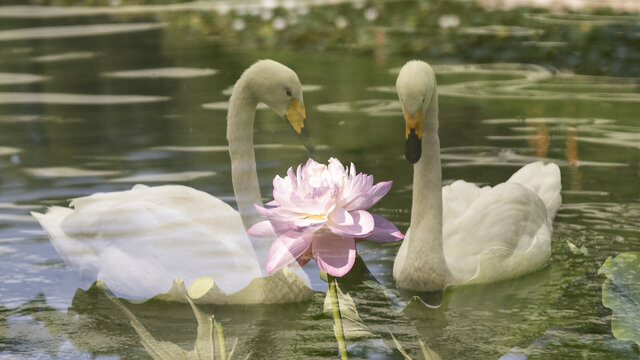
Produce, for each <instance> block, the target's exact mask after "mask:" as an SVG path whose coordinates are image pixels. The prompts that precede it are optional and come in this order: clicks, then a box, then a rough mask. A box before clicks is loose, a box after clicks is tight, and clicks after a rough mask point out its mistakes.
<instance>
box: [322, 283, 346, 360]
mask: <svg viewBox="0 0 640 360" xmlns="http://www.w3.org/2000/svg"><path fill="white" fill-rule="evenodd" d="M327 278H328V280H329V296H330V297H331V309H332V310H333V332H334V333H335V336H336V340H338V348H339V349H340V358H341V359H342V360H348V359H349V356H348V355H347V345H346V343H345V341H344V330H343V329H342V315H340V303H339V302H338V291H337V289H336V288H337V287H338V283H337V281H336V278H335V277H334V276H331V275H329V274H327Z"/></svg>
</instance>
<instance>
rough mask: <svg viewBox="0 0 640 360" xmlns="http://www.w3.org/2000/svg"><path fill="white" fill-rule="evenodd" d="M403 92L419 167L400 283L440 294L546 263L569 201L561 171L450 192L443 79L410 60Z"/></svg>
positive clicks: (539, 166) (410, 149)
mask: <svg viewBox="0 0 640 360" xmlns="http://www.w3.org/2000/svg"><path fill="white" fill-rule="evenodd" d="M396 90H397V91H398V97H399V99H400V103H401V105H402V109H403V113H404V118H405V123H406V157H407V160H409V161H410V162H411V163H414V164H415V165H414V177H413V204H412V207H411V224H410V230H409V231H408V232H407V234H406V237H405V239H404V242H403V243H402V245H401V246H400V250H399V251H398V255H397V256H396V259H395V263H394V266H393V277H394V279H395V280H396V283H397V285H398V286H399V287H401V288H406V289H411V290H420V291H435V290H442V289H444V287H445V286H446V285H448V284H470V283H486V282H494V281H500V280H503V279H508V278H514V277H518V276H521V275H523V274H525V273H528V272H531V271H534V270H536V269H538V268H540V267H542V266H544V265H545V264H546V262H547V261H548V259H549V257H550V256H551V231H552V223H553V218H554V216H555V214H556V211H557V210H558V207H559V206H560V203H561V197H560V189H561V183H560V170H559V168H558V166H557V165H555V164H553V163H551V164H548V165H544V164H543V163H542V162H535V163H531V164H528V165H526V166H524V167H523V168H521V169H520V170H518V171H517V172H516V173H515V174H513V176H511V178H510V179H509V180H508V181H507V182H504V183H502V184H498V185H496V186H494V187H493V188H491V187H488V186H486V187H483V188H480V187H478V186H476V185H474V184H471V183H468V182H465V181H462V180H458V181H456V182H454V183H452V184H451V185H448V186H445V187H442V170H441V167H440V140H439V138H438V93H437V89H436V78H435V74H434V72H433V70H432V69H431V67H430V66H429V65H428V64H427V63H425V62H422V61H415V60H414V61H410V62H408V63H407V64H405V65H404V67H403V68H402V70H401V71H400V74H399V75H398V80H397V82H396Z"/></svg>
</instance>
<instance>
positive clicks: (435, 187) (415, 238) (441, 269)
mask: <svg viewBox="0 0 640 360" xmlns="http://www.w3.org/2000/svg"><path fill="white" fill-rule="evenodd" d="M413 170H414V174H413V203H412V205H411V236H410V237H409V238H408V239H406V240H405V241H407V240H408V241H409V243H408V244H406V245H405V246H407V252H406V259H405V261H404V264H405V266H404V267H405V269H404V271H403V272H404V274H403V278H404V281H403V282H404V284H402V285H403V287H406V288H410V289H416V290H442V289H443V288H444V286H445V285H447V284H448V283H449V282H450V281H451V280H452V277H451V272H450V271H449V267H448V266H447V261H446V259H445V256H444V249H443V246H442V168H441V163H440V139H439V137H438V94H437V93H434V95H433V96H432V98H431V103H430V104H429V105H428V106H427V109H426V111H425V115H424V124H423V129H422V156H421V157H420V160H419V161H418V162H417V163H416V164H415V165H414V166H413Z"/></svg>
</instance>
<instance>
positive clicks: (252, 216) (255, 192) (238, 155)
mask: <svg viewBox="0 0 640 360" xmlns="http://www.w3.org/2000/svg"><path fill="white" fill-rule="evenodd" d="M247 85H248V84H247V83H246V80H244V79H243V78H241V79H240V80H238V82H237V83H236V85H235V86H234V90H233V94H232V95H231V99H230V100H229V114H228V115H227V141H228V142H229V157H230V158H231V180H232V182H233V192H234V194H235V197H236V203H237V204H238V212H239V213H240V217H241V218H242V224H243V225H244V228H245V229H249V228H250V227H251V226H252V225H254V224H256V223H257V222H259V221H261V220H262V218H261V217H260V215H259V214H258V212H257V211H256V208H255V206H254V205H256V204H257V205H260V206H262V195H261V194H260V184H259V182H258V172H257V171H256V158H255V153H254V148H253V120H254V118H255V115H256V106H257V105H258V101H257V99H255V97H254V96H253V95H252V94H251V91H250V90H249V87H248V86H247ZM249 239H250V240H251V245H252V247H253V251H254V253H255V258H256V259H257V260H258V262H259V266H260V270H261V271H262V274H263V275H266V261H267V254H268V252H269V247H270V246H271V242H272V239H268V238H255V237H252V236H249Z"/></svg>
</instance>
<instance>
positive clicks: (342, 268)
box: [311, 232, 356, 277]
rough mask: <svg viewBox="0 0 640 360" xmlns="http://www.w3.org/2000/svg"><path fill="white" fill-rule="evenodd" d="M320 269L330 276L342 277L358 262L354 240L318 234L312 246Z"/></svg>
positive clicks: (326, 233) (328, 234) (325, 233)
mask: <svg viewBox="0 0 640 360" xmlns="http://www.w3.org/2000/svg"><path fill="white" fill-rule="evenodd" d="M311 249H312V251H313V257H314V258H315V259H316V263H317V264H318V267H319V268H320V269H321V270H323V271H325V272H326V273H327V274H329V275H333V276H337V277H341V276H344V275H345V274H346V273H348V272H349V270H351V268H352V267H353V264H354V263H355V261H356V242H355V240H354V239H353V238H349V237H341V236H336V235H335V234H332V233H330V232H322V233H320V232H318V233H316V234H315V236H314V237H313V243H312V246H311Z"/></svg>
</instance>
